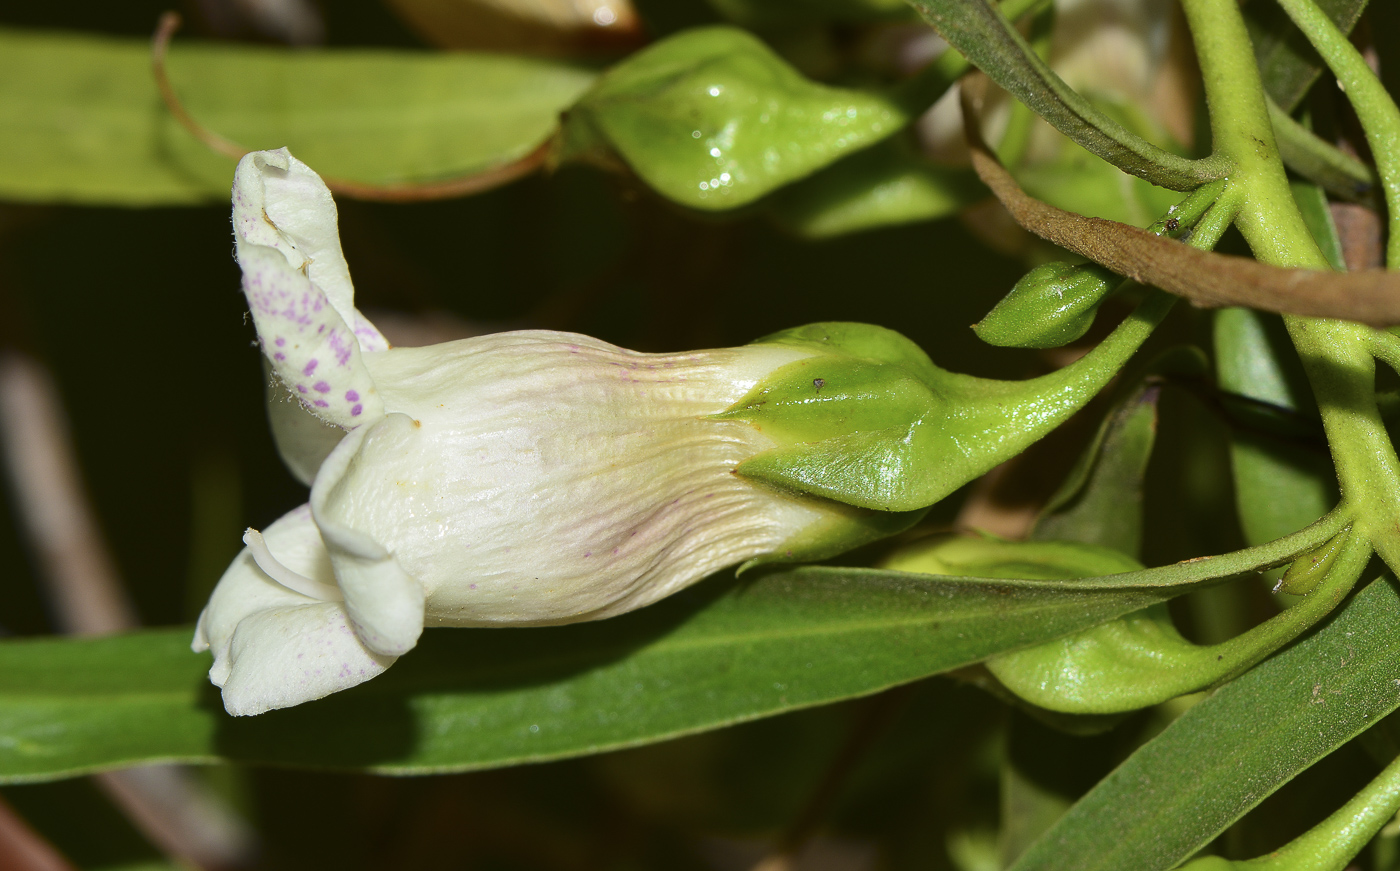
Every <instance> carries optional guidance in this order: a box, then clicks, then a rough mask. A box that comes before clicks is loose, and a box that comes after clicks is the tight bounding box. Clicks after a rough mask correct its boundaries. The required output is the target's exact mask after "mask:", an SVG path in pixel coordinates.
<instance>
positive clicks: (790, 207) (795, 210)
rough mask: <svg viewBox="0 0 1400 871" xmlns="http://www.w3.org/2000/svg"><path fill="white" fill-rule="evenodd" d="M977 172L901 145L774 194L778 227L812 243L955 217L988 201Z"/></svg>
mask: <svg viewBox="0 0 1400 871" xmlns="http://www.w3.org/2000/svg"><path fill="white" fill-rule="evenodd" d="M986 194H987V190H986V188H984V187H982V184H981V182H979V181H978V180H977V177H976V176H975V175H973V174H972V173H971V172H968V171H967V170H965V169H952V168H949V167H944V166H938V165H935V164H932V163H930V162H929V161H927V160H925V159H923V158H921V157H918V156H917V155H914V154H911V153H910V152H909V150H908V149H907V148H904V147H901V146H900V145H899V144H897V143H895V142H885V143H881V144H879V145H877V146H875V147H873V148H868V149H866V150H865V151H862V152H859V153H857V154H853V155H851V156H850V157H848V158H846V159H844V160H841V161H838V162H837V163H836V164H834V165H833V166H830V167H828V168H827V169H824V170H822V171H821V172H819V173H817V174H816V175H814V176H812V177H811V178H808V179H804V180H803V181H800V182H798V183H796V184H793V185H789V186H788V187H786V188H784V189H783V190H781V191H779V192H778V193H776V194H774V196H773V198H772V200H771V202H770V203H769V204H768V209H769V214H771V215H772V217H773V220H774V221H776V222H777V224H778V226H780V227H782V228H783V229H785V230H788V231H790V232H792V233H794V234H796V235H798V236H803V237H806V238H808V239H826V238H829V237H831V236H839V235H842V234H844V233H855V232H859V231H861V230H871V229H874V228H877V227H888V226H893V225H896V224H910V223H914V222H916V221H930V220H933V219H935V218H942V217H946V216H948V215H952V214H955V213H956V212H958V211H960V210H961V209H962V208H964V207H965V206H968V205H971V204H972V203H973V202H975V201H977V200H979V199H982V198H984V197H985V196H986Z"/></svg>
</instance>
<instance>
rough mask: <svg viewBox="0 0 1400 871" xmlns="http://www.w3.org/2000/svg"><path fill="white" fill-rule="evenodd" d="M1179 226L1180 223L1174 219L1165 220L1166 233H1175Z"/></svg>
mask: <svg viewBox="0 0 1400 871" xmlns="http://www.w3.org/2000/svg"><path fill="white" fill-rule="evenodd" d="M1180 226H1181V222H1180V221H1178V220H1177V219H1176V218H1167V232H1168V233H1175V232H1176V228H1177V227H1180Z"/></svg>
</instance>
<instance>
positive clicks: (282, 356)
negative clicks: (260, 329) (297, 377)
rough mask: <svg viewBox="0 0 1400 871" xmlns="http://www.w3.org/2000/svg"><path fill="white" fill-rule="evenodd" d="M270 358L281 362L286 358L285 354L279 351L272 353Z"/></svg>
mask: <svg viewBox="0 0 1400 871" xmlns="http://www.w3.org/2000/svg"><path fill="white" fill-rule="evenodd" d="M272 359H274V360H276V361H277V362H278V363H281V362H282V361H283V360H285V359H287V355H286V354H283V353H282V352H281V351H278V352H277V353H276V354H273V355H272Z"/></svg>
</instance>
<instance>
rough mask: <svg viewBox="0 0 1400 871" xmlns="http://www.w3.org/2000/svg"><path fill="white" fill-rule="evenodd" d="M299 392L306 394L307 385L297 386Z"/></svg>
mask: <svg viewBox="0 0 1400 871" xmlns="http://www.w3.org/2000/svg"><path fill="white" fill-rule="evenodd" d="M297 392H298V393H305V392H306V385H305V384H298V385H297Z"/></svg>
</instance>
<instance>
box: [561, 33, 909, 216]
mask: <svg viewBox="0 0 1400 871" xmlns="http://www.w3.org/2000/svg"><path fill="white" fill-rule="evenodd" d="M909 120H910V116H909V114H908V113H907V112H906V111H905V110H904V109H903V108H902V107H901V106H900V105H899V103H897V102H896V101H895V100H892V99H890V98H887V97H883V96H881V95H879V94H875V93H871V92H867V91H857V90H851V89H849V88H832V87H828V86H826V85H821V84H818V83H816V82H813V81H810V80H808V79H807V78H805V77H804V76H803V75H802V74H801V73H799V72H797V70H795V69H793V68H792V67H791V66H790V65H788V63H787V62H786V61H784V60H783V59H782V58H780V57H778V55H776V54H774V53H773V50H772V49H770V48H768V47H767V46H766V45H764V44H763V43H762V42H761V41H760V40H759V39H757V38H756V37H754V36H753V35H752V34H749V33H747V32H745V31H742V30H738V29H736V28H732V27H707V28H700V29H696V30H690V31H686V32H684V33H682V34H680V35H678V36H674V37H671V38H670V39H667V40H663V41H662V42H659V43H657V44H656V45H654V46H652V47H650V48H648V49H646V50H644V51H640V52H637V53H636V54H634V55H632V56H631V57H629V58H628V59H627V60H626V61H624V62H622V63H620V64H618V65H617V66H615V67H613V68H612V69H611V70H609V71H608V72H607V73H606V74H605V75H604V76H603V77H602V78H600V79H599V80H598V82H597V84H595V85H594V86H593V88H592V89H591V90H590V91H588V93H586V94H584V96H583V97H582V98H581V99H580V100H579V102H578V103H577V104H576V105H575V106H574V108H573V109H571V110H569V112H568V113H567V115H566V116H565V125H564V146H563V150H562V157H564V158H565V159H568V158H571V157H574V158H578V159H591V160H594V161H603V162H607V161H609V160H615V159H617V158H620V159H621V160H622V161H623V162H624V163H626V164H627V165H628V166H629V167H631V168H632V170H633V171H634V172H636V174H637V175H639V176H640V177H641V178H642V180H643V181H645V182H646V183H647V184H648V185H650V186H651V187H652V188H654V189H655V190H656V191H657V192H658V193H661V194H662V195H664V196H666V197H669V198H670V199H673V200H675V201H676V202H678V203H681V204H683V205H687V206H692V207H694V208H698V209H706V210H710V211H718V210H721V209H732V208H735V207H736V206H742V205H744V204H745V203H750V202H752V201H754V200H756V199H758V198H759V197H761V196H763V195H764V194H766V193H768V192H769V191H771V190H773V189H774V188H777V187H780V186H782V185H784V184H787V183H788V182H791V181H795V180H797V179H799V178H802V177H804V176H807V175H810V174H811V173H813V172H815V171H816V170H818V169H820V168H821V167H823V166H826V165H827V164H829V163H832V162H833V161H835V160H837V159H838V158H840V157H843V156H845V155H846V154H850V153H852V152H854V151H856V150H858V149H861V148H865V147H866V146H869V145H873V144H874V143H876V142H878V141H880V140H881V139H884V138H885V137H887V136H889V135H891V134H892V133H894V132H896V131H897V130H899V129H900V128H901V127H903V126H904V125H905V124H906V123H907V122H908V121H909ZM613 155H616V157H614V156H613Z"/></svg>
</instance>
